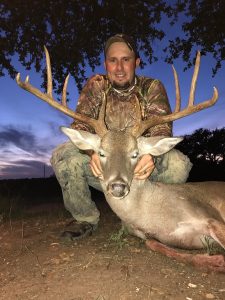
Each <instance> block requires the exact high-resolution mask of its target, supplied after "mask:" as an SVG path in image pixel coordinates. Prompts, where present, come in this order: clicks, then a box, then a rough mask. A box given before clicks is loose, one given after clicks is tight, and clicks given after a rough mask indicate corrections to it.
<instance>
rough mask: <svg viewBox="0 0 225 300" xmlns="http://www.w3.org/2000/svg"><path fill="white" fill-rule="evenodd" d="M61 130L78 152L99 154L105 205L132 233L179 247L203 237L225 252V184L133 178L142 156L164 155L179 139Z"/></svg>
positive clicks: (192, 246)
mask: <svg viewBox="0 0 225 300" xmlns="http://www.w3.org/2000/svg"><path fill="white" fill-rule="evenodd" d="M61 130H62V131H63V132H64V133H65V134H66V135H67V136H68V137H69V138H70V140H71V141H72V143H73V144H74V145H75V146H76V147H78V148H79V149H81V150H87V149H93V150H94V151H95V152H96V153H98V154H99V157H100V161H101V166H102V170H103V180H101V185H102V188H103V191H104V194H105V198H106V201H107V202H108V204H109V205H110V207H111V208H112V210H113V211H114V212H115V213H116V214H117V215H118V217H119V218H120V219H121V220H122V221H123V223H125V225H126V227H127V228H128V229H129V231H130V233H132V234H134V235H136V236H138V237H140V238H141V239H144V240H146V239H149V238H154V239H156V240H158V241H160V242H162V243H163V244H166V245H169V246H175V247H179V248H183V249H201V248H203V243H202V239H204V237H206V236H207V237H210V238H212V239H213V240H215V241H216V242H217V243H219V244H220V245H221V246H222V247H223V248H224V249H225V182H201V183H185V184H165V183H160V182H151V181H150V180H136V179H134V178H133V171H134V168H135V165H136V163H137V161H138V159H139V157H140V156H142V155H143V154H146V153H149V154H151V155H153V156H158V155H162V154H164V153H166V152H168V151H170V150H171V149H172V148H173V147H174V146H175V145H176V144H177V143H179V142H180V141H181V140H182V138H179V137H173V138H171V137H138V138H136V137H134V136H133V135H132V134H131V133H129V132H128V131H122V132H121V131H108V132H107V133H106V134H105V135H104V136H103V137H102V138H100V137H99V136H98V135H96V134H91V133H89V132H85V131H81V130H80V131H78V130H74V129H71V128H66V127H61Z"/></svg>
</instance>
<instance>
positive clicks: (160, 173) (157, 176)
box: [153, 149, 192, 183]
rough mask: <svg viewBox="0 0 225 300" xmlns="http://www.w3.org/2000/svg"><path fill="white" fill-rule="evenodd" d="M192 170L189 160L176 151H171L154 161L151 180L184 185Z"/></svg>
mask: <svg viewBox="0 0 225 300" xmlns="http://www.w3.org/2000/svg"><path fill="white" fill-rule="evenodd" d="M191 168H192V163H191V161H190V159H189V158H188V157H187V156H186V155H184V154H183V153H182V152H180V151H179V150H177V149H173V150H171V151H169V152H168V153H166V154H164V155H163V156H161V157H160V158H158V159H156V169H155V171H154V172H153V180H154V181H161V182H165V183H184V182H186V181H187V179H188V176H189V172H190V170H191Z"/></svg>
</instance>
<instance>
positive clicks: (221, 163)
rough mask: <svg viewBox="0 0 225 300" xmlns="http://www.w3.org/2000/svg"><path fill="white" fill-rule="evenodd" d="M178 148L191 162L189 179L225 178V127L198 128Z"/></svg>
mask: <svg viewBox="0 0 225 300" xmlns="http://www.w3.org/2000/svg"><path fill="white" fill-rule="evenodd" d="M178 149H179V150H181V151H182V152H183V153H185V154H186V155H187V156H188V157H189V158H190V160H191V162H192V163H193V168H192V171H191V173H190V178H189V179H190V180H193V181H196V180H225V128H221V129H215V130H212V131H210V130H208V129H202V128H201V129H198V130H196V131H195V132H194V133H193V134H192V135H187V136H185V138H184V140H183V141H182V142H181V143H180V145H178Z"/></svg>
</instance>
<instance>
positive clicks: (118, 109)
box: [71, 75, 172, 136]
mask: <svg viewBox="0 0 225 300" xmlns="http://www.w3.org/2000/svg"><path fill="white" fill-rule="evenodd" d="M102 92H107V94H106V95H107V104H106V115H105V123H106V126H107V128H108V129H117V130H122V129H124V128H126V127H130V126H132V125H134V123H135V120H136V119H137V112H136V108H135V97H137V98H138V100H139V102H140V106H141V112H142V119H143V120H145V119H149V118H151V116H153V115H165V114H169V113H170V112H171V110H170V105H169V101H168V97H167V94H166V90H165V88H164V86H163V84H162V83H161V82H160V81H159V80H156V79H152V78H147V77H142V76H136V84H135V85H134V87H133V88H132V89H130V90H128V91H127V92H126V93H123V94H122V93H120V92H119V91H117V90H115V89H113V88H112V87H111V84H110V82H109V80H108V79H107V77H106V75H94V76H93V77H91V78H90V79H89V80H88V81H87V83H86V84H85V86H84V88H83V90H82V92H81V94H80V97H79V100H78V103H77V108H76V112H78V113H80V114H86V115H88V116H90V117H92V118H95V119H97V118H98V113H99V109H100V106H101V101H102ZM71 127H72V128H74V129H82V130H86V131H89V132H92V133H94V130H93V128H91V127H90V126H88V125H87V124H84V123H82V122H79V121H77V120H75V121H74V122H73V123H72V124H71ZM143 135H144V136H159V135H164V136H171V135H172V123H166V124H162V125H156V126H154V127H152V128H149V129H148V130H147V131H146V132H144V134H143Z"/></svg>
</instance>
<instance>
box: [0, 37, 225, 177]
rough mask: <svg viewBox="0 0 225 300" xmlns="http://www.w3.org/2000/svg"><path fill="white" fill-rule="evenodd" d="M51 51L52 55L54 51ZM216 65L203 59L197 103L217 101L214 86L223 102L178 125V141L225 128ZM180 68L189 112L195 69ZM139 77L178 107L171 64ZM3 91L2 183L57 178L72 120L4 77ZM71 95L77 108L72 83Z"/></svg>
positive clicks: (149, 68) (221, 77)
mask: <svg viewBox="0 0 225 300" xmlns="http://www.w3.org/2000/svg"><path fill="white" fill-rule="evenodd" d="M168 36H169V32H168ZM161 48H163V47H161V46H160V43H159V44H156V45H155V49H156V55H157V51H158V52H159V57H160V55H161V52H162V51H161ZM196 50H197V49H196ZM49 52H50V55H51V49H49ZM102 63H103V58H102ZM214 63H215V61H214V60H213V58H212V57H211V56H210V55H208V56H204V57H202V58H201V66H200V71H199V76H198V81H197V87H196V93H195V99H196V101H195V102H196V103H199V102H202V101H205V100H207V99H209V98H211V97H212V94H213V86H216V87H217V88H218V90H219V100H218V101H217V103H216V104H215V105H214V106H213V107H211V108H208V109H206V110H204V111H201V112H198V113H196V114H193V115H191V116H188V117H185V118H183V119H180V120H177V121H175V122H174V126H173V134H174V136H183V135H186V134H191V133H193V132H194V131H195V130H196V129H199V128H208V129H210V130H213V129H216V128H223V127H225V63H223V64H222V68H221V69H219V71H218V72H217V74H216V76H215V77H212V68H213V67H214ZM15 64H16V66H17V69H18V70H20V73H21V79H22V80H25V77H26V75H30V83H31V84H32V85H34V86H36V87H37V88H40V87H41V83H42V81H41V75H40V74H37V73H35V72H34V71H26V70H25V69H24V68H23V67H22V66H21V65H19V63H18V62H17V61H16V60H15ZM102 65H103V64H102ZM174 66H175V68H176V70H177V72H178V76H179V81H180V89H181V98H182V107H184V106H185V104H187V101H188V97H189V91H190V84H191V78H192V74H193V68H191V69H189V70H188V71H185V72H184V71H183V68H184V63H183V61H182V60H181V59H177V60H175V61H174ZM94 73H95V74H96V73H104V68H103V67H97V68H96V70H95V72H94ZM137 74H138V75H145V76H148V77H152V78H157V79H159V80H161V81H162V83H163V84H164V86H165V88H166V90H167V94H168V97H169V101H170V104H171V107H172V108H174V102H175V87H174V78H173V72H172V67H171V65H169V64H166V63H164V62H163V61H162V60H160V59H159V61H158V62H156V63H153V64H151V65H149V64H148V65H146V66H145V68H144V69H138V70H137ZM86 75H87V76H90V75H92V72H91V71H90V70H87V74H86ZM40 89H41V88H40ZM0 90H1V93H0V103H1V109H0V179H11V178H34V177H44V176H46V177H48V176H50V175H52V174H53V170H52V168H51V166H50V157H51V153H52V151H53V149H54V148H55V147H56V146H57V145H59V144H60V143H63V142H65V141H67V137H65V136H64V135H63V133H62V132H61V131H60V130H59V127H60V126H62V125H63V126H69V125H70V123H71V122H72V119H71V118H69V117H67V116H65V115H63V113H61V112H59V111H57V110H56V109H54V108H52V107H50V106H49V105H48V104H47V103H45V102H43V101H42V100H40V99H38V98H36V97H35V96H33V95H32V94H30V93H28V92H26V91H24V90H22V89H21V88H20V87H18V85H17V84H16V81H15V80H13V79H11V78H10V77H9V76H4V77H0ZM68 91H69V93H70V99H71V101H70V102H69V107H70V108H72V109H75V107H76V103H77V99H78V96H79V93H78V90H77V88H76V84H75V81H74V80H73V79H72V78H70V81H69V86H68Z"/></svg>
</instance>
